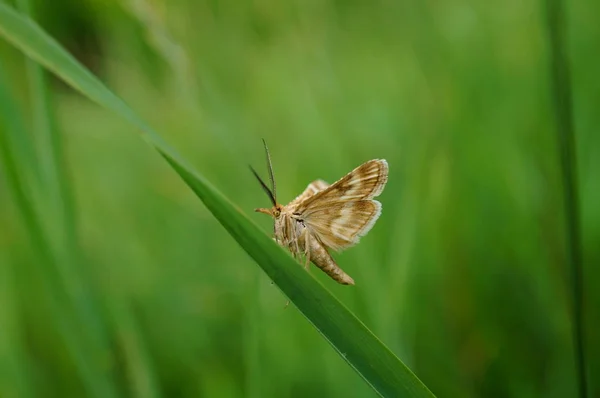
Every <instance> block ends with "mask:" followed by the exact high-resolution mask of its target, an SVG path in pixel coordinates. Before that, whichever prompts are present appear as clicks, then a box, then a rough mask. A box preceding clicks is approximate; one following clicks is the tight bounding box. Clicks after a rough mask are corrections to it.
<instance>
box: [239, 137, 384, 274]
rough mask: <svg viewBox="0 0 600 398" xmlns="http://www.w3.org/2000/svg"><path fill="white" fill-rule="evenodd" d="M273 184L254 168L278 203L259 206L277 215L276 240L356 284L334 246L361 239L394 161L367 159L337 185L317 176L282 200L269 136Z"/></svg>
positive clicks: (376, 215)
mask: <svg viewBox="0 0 600 398" xmlns="http://www.w3.org/2000/svg"><path fill="white" fill-rule="evenodd" d="M263 143H264V146H265V152H266V154H267V164H268V170H269V179H270V182H271V188H269V187H267V185H266V184H265V183H264V182H263V180H262V179H261V178H260V177H259V176H258V174H257V173H256V171H254V169H252V167H251V169H252V172H253V173H254V175H255V176H256V178H257V179H258V181H259V183H260V185H261V186H262V188H263V190H264V191H265V192H266V193H267V195H268V196H269V199H271V203H272V204H273V207H271V208H266V209H265V208H261V209H255V210H254V211H256V212H259V213H264V214H268V215H270V216H272V217H273V218H274V220H275V225H274V232H275V240H276V241H277V243H278V244H280V245H281V246H283V247H286V248H287V249H288V250H289V251H290V252H291V253H292V254H293V255H294V257H296V258H298V257H300V256H301V255H304V256H305V258H306V263H305V267H306V268H307V269H308V266H309V264H310V262H311V261H312V262H313V264H315V265H316V266H317V267H319V268H320V269H321V270H323V271H324V272H325V273H326V274H327V275H329V276H330V277H331V278H333V279H334V280H335V281H337V282H339V283H341V284H343V285H354V279H352V278H351V277H350V276H349V275H348V274H346V273H345V272H344V271H343V270H342V269H341V268H340V267H339V266H338V265H337V264H336V263H335V260H334V259H333V258H332V257H331V255H330V254H329V252H328V249H333V250H335V251H340V250H343V249H346V248H348V247H351V246H354V245H355V244H357V243H358V241H359V239H360V237H361V236H364V235H366V234H367V232H369V230H370V229H371V228H372V227H373V225H374V224H375V221H377V218H379V215H380V214H381V203H379V202H378V201H376V200H373V198H374V197H376V196H379V194H381V192H382V191H383V188H384V187H385V184H386V183H387V180H388V164H387V162H386V161H385V160H384V159H374V160H369V161H368V162H365V163H363V164H362V165H360V166H358V167H357V168H355V169H354V170H352V171H351V172H350V173H348V174H346V175H345V176H344V177H342V178H341V179H340V180H338V181H336V182H335V183H333V184H332V185H329V184H327V183H326V182H325V181H323V180H316V181H313V182H311V183H310V184H308V187H306V189H305V190H304V192H302V193H301V194H300V195H299V196H298V197H297V198H296V199H294V200H293V201H291V202H290V203H288V204H287V205H286V206H283V205H281V204H279V203H278V202H277V194H276V191H275V178H274V177H273V167H272V165H271V155H270V154H269V149H268V148H267V144H266V143H265V142H264V141H263Z"/></svg>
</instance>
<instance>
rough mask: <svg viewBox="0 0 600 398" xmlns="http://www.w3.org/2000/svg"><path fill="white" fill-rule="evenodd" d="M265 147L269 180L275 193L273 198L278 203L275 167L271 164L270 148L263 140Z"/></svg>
mask: <svg viewBox="0 0 600 398" xmlns="http://www.w3.org/2000/svg"><path fill="white" fill-rule="evenodd" d="M262 142H263V145H264V146H265V152H266V154H267V166H268V169H269V180H271V190H272V192H273V198H275V201H277V189H276V187H275V177H274V176H273V165H272V164H271V154H270V153H269V148H268V147H267V142H266V141H265V139H264V138H263V140H262Z"/></svg>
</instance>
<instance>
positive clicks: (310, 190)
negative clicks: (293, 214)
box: [286, 180, 329, 207]
mask: <svg viewBox="0 0 600 398" xmlns="http://www.w3.org/2000/svg"><path fill="white" fill-rule="evenodd" d="M328 186H329V184H328V183H326V182H325V181H323V180H315V181H313V182H311V183H310V184H308V186H307V187H306V189H305V190H304V192H302V193H301V194H300V195H298V197H297V198H296V199H294V200H292V201H291V202H290V203H288V205H287V206H291V207H295V206H297V205H298V204H299V203H302V202H304V201H305V200H306V199H308V198H310V197H311V196H313V195H314V194H316V193H317V192H320V191H322V190H324V189H326V188H327V187H328ZM287 206H286V207H287Z"/></svg>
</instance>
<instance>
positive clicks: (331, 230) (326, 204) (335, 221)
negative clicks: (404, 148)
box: [294, 159, 388, 250]
mask: <svg viewBox="0 0 600 398" xmlns="http://www.w3.org/2000/svg"><path fill="white" fill-rule="evenodd" d="M387 179H388V164H387V162H386V161H385V160H383V159H375V160H370V161H368V162H366V163H364V164H362V165H360V166H358V167H357V168H355V169H354V170H352V171H351V172H350V173H348V174H347V175H345V176H344V177H342V178H341V179H340V180H338V181H337V182H335V183H334V184H332V185H330V186H329V187H327V188H326V189H324V190H322V191H319V192H317V193H315V194H313V195H312V196H309V197H308V198H306V199H305V200H304V201H302V202H300V203H299V204H298V206H297V207H296V209H295V210H294V214H296V215H297V216H298V217H299V218H300V219H302V220H303V221H304V223H305V224H306V226H307V228H309V230H310V232H312V233H313V234H314V235H315V236H316V237H317V238H318V239H319V240H320V241H321V242H322V243H323V244H324V245H325V246H327V247H330V248H332V249H334V250H342V249H345V248H348V247H350V246H353V245H355V244H356V243H358V241H359V239H360V237H361V236H364V235H366V234H367V232H369V230H370V229H371V228H372V227H373V225H374V224H375V221H377V218H379V215H380V214H381V203H379V202H378V201H376V200H372V199H373V198H374V197H376V196H379V194H381V192H382V191H383V188H384V187H385V184H386V183H387Z"/></svg>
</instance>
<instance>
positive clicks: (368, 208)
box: [304, 199, 381, 251]
mask: <svg viewBox="0 0 600 398" xmlns="http://www.w3.org/2000/svg"><path fill="white" fill-rule="evenodd" d="M380 214H381V203H379V202H378V201H376V200H371V199H367V200H355V201H351V202H337V203H333V204H331V205H329V206H321V207H319V209H318V210H315V211H313V212H312V213H311V214H310V216H308V217H306V218H304V223H305V225H306V227H307V228H308V229H309V231H310V232H311V233H312V234H313V235H314V236H316V237H317V238H318V240H319V241H320V242H321V243H323V245H325V246H326V247H330V248H332V249H333V250H336V251H339V250H343V249H347V248H348V247H351V246H354V245H355V244H357V243H358V242H359V240H360V238H361V237H362V236H364V235H366V234H367V233H368V232H369V231H370V230H371V228H372V227H373V225H374V224H375V221H377V219H378V218H379V215H380Z"/></svg>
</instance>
